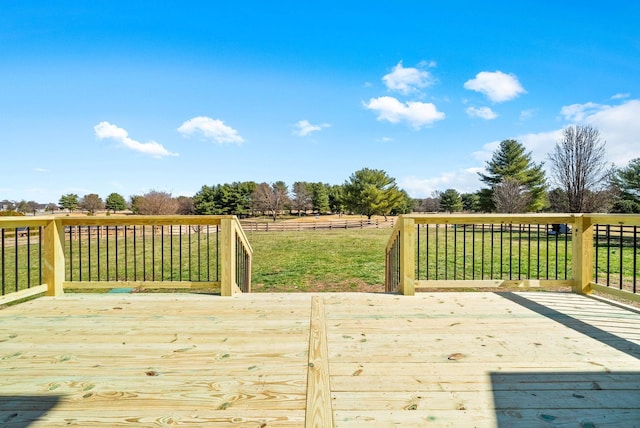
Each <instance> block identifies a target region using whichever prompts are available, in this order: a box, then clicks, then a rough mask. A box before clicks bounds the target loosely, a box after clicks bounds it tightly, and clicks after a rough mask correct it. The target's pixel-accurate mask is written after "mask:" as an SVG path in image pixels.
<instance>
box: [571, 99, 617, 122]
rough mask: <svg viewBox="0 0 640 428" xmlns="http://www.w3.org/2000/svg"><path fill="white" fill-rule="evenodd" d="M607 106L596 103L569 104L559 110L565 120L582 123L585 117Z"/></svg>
mask: <svg viewBox="0 0 640 428" xmlns="http://www.w3.org/2000/svg"><path fill="white" fill-rule="evenodd" d="M606 107H607V106H603V105H601V104H596V103H591V102H589V103H584V104H571V105H568V106H564V107H562V108H561V109H560V114H561V115H562V116H563V117H564V118H565V120H569V121H573V122H582V121H584V119H585V118H586V117H587V116H590V115H592V114H593V113H596V112H598V111H600V110H602V109H603V108H606Z"/></svg>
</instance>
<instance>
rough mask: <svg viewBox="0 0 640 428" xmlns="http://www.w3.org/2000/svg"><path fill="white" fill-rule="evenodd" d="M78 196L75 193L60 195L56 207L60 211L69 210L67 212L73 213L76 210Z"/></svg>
mask: <svg viewBox="0 0 640 428" xmlns="http://www.w3.org/2000/svg"><path fill="white" fill-rule="evenodd" d="M79 203H80V202H79V201H78V195H76V194H75V193H68V194H66V195H62V196H61V197H60V200H59V201H58V206H59V207H60V209H61V210H69V212H72V211H75V210H77V209H78V204H79Z"/></svg>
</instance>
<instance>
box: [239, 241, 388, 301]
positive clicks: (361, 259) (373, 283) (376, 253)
mask: <svg viewBox="0 0 640 428" xmlns="http://www.w3.org/2000/svg"><path fill="white" fill-rule="evenodd" d="M390 233H391V231H390V229H348V230H329V231H301V232H253V233H248V234H247V236H248V238H249V242H250V243H251V246H252V247H253V275H252V281H253V284H252V289H253V291H256V292H260V291H266V292H277V291H384V269H385V266H384V264H385V262H384V260H385V246H386V244H387V240H388V239H389V235H390Z"/></svg>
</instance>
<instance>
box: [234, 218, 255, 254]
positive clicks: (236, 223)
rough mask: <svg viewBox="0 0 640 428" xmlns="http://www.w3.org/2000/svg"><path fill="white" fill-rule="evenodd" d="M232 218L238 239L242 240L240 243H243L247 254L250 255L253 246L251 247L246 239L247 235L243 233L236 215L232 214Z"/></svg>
mask: <svg viewBox="0 0 640 428" xmlns="http://www.w3.org/2000/svg"><path fill="white" fill-rule="evenodd" d="M234 219H235V222H234V224H235V228H236V233H237V234H238V236H239V237H240V240H241V241H242V245H244V247H245V249H246V250H247V252H248V253H249V255H252V254H253V248H251V244H250V243H249V239H247V235H246V234H245V232H244V229H243V228H242V224H241V223H240V221H239V220H238V218H237V217H235V216H234Z"/></svg>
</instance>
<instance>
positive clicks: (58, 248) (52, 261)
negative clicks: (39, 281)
mask: <svg viewBox="0 0 640 428" xmlns="http://www.w3.org/2000/svg"><path fill="white" fill-rule="evenodd" d="M64 266H65V260H64V227H63V226H62V221H61V220H55V219H54V220H51V221H49V222H48V223H47V225H46V226H45V227H44V281H45V283H46V284H47V292H46V295H47V296H59V295H61V294H63V293H64V289H63V287H62V283H63V282H64V279H65V277H64Z"/></svg>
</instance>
